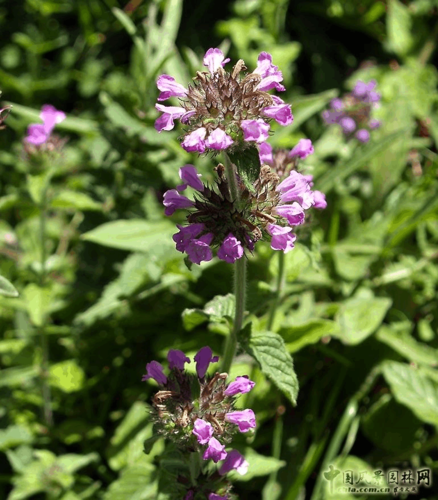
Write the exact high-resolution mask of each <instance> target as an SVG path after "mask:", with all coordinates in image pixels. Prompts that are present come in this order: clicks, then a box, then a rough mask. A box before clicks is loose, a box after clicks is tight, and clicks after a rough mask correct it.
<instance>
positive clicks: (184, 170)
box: [176, 165, 204, 191]
mask: <svg viewBox="0 0 438 500" xmlns="http://www.w3.org/2000/svg"><path fill="white" fill-rule="evenodd" d="M179 177H180V179H181V180H182V181H183V184H181V185H180V186H177V188H176V189H177V190H178V191H184V190H185V189H186V188H187V186H190V187H191V188H193V189H196V190H197V191H204V184H202V181H201V180H200V177H201V174H198V171H197V170H196V168H195V167H194V166H193V165H184V167H181V168H180V169H179Z"/></svg>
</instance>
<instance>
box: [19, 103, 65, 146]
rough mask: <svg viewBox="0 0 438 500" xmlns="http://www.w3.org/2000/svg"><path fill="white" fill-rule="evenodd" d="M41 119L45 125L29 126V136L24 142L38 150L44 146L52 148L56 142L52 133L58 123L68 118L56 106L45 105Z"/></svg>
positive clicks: (35, 124)
mask: <svg viewBox="0 0 438 500" xmlns="http://www.w3.org/2000/svg"><path fill="white" fill-rule="evenodd" d="M40 118H41V120H42V121H43V123H34V124H31V125H29V127H28V129H27V136H26V137H25V139H24V141H25V142H26V143H27V144H31V145H32V146H35V147H36V148H41V147H42V146H43V145H47V146H48V147H49V149H52V148H51V147H50V146H51V145H52V146H53V145H54V144H52V143H54V142H56V141H54V140H53V139H54V138H53V136H52V132H53V129H54V128H55V126H56V125H57V124H58V123H61V122H62V121H64V120H65V118H66V116H65V113H64V112H63V111H58V110H57V109H56V108H55V107H54V106H52V105H50V104H45V105H44V106H43V107H42V108H41V113H40Z"/></svg>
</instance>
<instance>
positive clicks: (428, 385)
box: [383, 361, 438, 425]
mask: <svg viewBox="0 0 438 500" xmlns="http://www.w3.org/2000/svg"><path fill="white" fill-rule="evenodd" d="M383 375H384V376H385V379H386V381H387V382H388V384H389V385H390V387H391V391H392V393H393V394H394V397H395V399H396V400H397V401H398V402H399V403H400V404H402V405H405V406H407V407H408V408H409V409H410V410H411V411H412V412H413V413H414V414H415V415H416V416H417V417H418V418H419V419H420V420H422V421H423V422H426V423H428V424H432V425H438V383H436V382H434V381H432V380H430V379H429V378H428V377H427V376H426V375H425V374H424V373H422V372H420V371H419V370H417V369H416V368H414V367H412V366H410V365H407V364H405V363H398V362H397V361H385V362H384V363H383Z"/></svg>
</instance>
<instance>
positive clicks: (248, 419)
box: [225, 409, 256, 432]
mask: <svg viewBox="0 0 438 500" xmlns="http://www.w3.org/2000/svg"><path fill="white" fill-rule="evenodd" d="M225 420H226V421H227V422H231V423H232V424H236V425H238V426H239V431H240V432H248V431H249V430H250V429H254V427H255V426H256V421H255V415H254V412H253V411H252V410H249V409H248V410H242V411H233V412H231V413H227V414H226V415H225Z"/></svg>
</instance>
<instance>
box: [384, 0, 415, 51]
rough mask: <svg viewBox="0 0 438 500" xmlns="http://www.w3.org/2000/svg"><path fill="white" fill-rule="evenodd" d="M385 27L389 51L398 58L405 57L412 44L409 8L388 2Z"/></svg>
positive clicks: (399, 3) (396, 2)
mask: <svg viewBox="0 0 438 500" xmlns="http://www.w3.org/2000/svg"><path fill="white" fill-rule="evenodd" d="M386 26H387V34H388V46H389V48H390V50H392V51H393V52H395V53H396V54H397V55H399V56H404V55H406V54H407V53H408V52H409V50H410V49H411V47H412V45H413V43H414V38H413V36H412V34H411V26H412V19H411V14H410V12H409V8H408V7H407V6H406V5H403V4H402V3H401V2H399V1H398V0H389V3H388V15H387V18H386Z"/></svg>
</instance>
